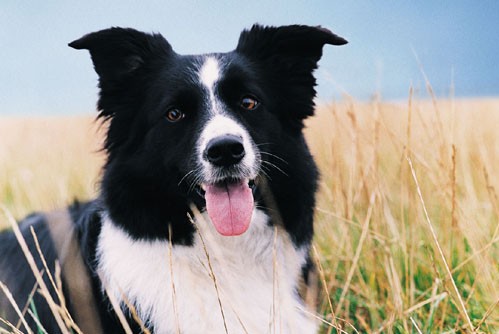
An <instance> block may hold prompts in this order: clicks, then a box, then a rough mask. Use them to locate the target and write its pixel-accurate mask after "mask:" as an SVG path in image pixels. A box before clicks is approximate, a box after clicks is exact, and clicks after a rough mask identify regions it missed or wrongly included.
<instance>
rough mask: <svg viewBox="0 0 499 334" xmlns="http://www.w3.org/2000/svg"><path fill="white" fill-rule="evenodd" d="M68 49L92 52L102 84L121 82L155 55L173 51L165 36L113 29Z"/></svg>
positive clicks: (86, 37)
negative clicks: (105, 82) (104, 82)
mask: <svg viewBox="0 0 499 334" xmlns="http://www.w3.org/2000/svg"><path fill="white" fill-rule="evenodd" d="M69 46H70V47H72V48H75V49H78V50H80V49H87V50H89V51H90V55H91V56H92V61H93V63H94V67H95V71H96V72H97V74H98V75H99V77H100V79H101V84H102V81H107V80H112V81H114V80H118V79H121V78H123V77H124V76H126V75H128V74H131V73H133V72H134V71H135V70H137V69H138V68H140V67H141V66H142V65H143V64H145V63H146V62H147V61H148V60H149V59H150V57H151V56H152V55H156V56H158V55H167V54H169V53H171V52H173V51H172V48H171V46H170V44H168V42H167V41H166V40H165V39H164V38H163V36H161V35H158V34H146V33H143V32H140V31H137V30H134V29H130V28H110V29H105V30H100V31H97V32H93V33H90V34H88V35H85V36H83V37H82V38H80V39H77V40H76V41H73V42H71V43H69Z"/></svg>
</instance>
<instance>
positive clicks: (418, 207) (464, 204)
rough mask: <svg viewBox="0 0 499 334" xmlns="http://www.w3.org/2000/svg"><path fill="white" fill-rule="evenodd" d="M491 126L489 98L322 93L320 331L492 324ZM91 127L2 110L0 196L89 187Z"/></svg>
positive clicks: (316, 147)
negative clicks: (368, 98) (332, 96)
mask: <svg viewBox="0 0 499 334" xmlns="http://www.w3.org/2000/svg"><path fill="white" fill-rule="evenodd" d="M498 126H499V99H488V100H486V99H481V100H462V101H461V100H436V101H412V100H411V99H409V101H405V102H401V103H383V102H371V103H360V102H356V101H348V100H346V101H343V102H341V103H332V104H330V105H321V106H319V107H318V110H317V116H316V117H314V118H313V119H311V120H310V121H309V122H308V128H307V131H306V134H307V138H308V141H309V143H310V146H311V149H312V151H313V153H314V155H315V157H316V160H317V162H318V163H319V165H320V169H321V171H322V178H321V184H320V194H319V197H318V202H317V210H316V238H315V246H316V247H315V250H316V254H317V260H318V262H319V263H320V267H321V279H322V282H323V290H322V291H323V293H322V303H321V305H320V312H321V315H322V317H323V319H324V326H323V331H322V333H337V332H338V333H339V332H342V333H345V332H346V333H357V332H359V333H371V332H372V333H460V332H486V333H497V332H499V305H498V302H499V173H498V172H497V170H498V169H497V168H498V166H499V133H498ZM101 130H102V129H101ZM99 133H102V131H100V132H99V127H98V126H97V125H96V124H94V123H93V122H92V119H90V118H88V117H64V118H63V117H59V118H29V119H28V118H0V134H1V137H0V138H1V139H0V203H2V204H3V205H5V206H6V207H7V209H8V210H9V211H10V212H11V213H12V214H13V215H14V216H15V217H17V218H20V217H22V216H24V215H25V214H27V213H29V212H31V211H33V210H46V209H52V208H55V207H61V206H64V205H65V204H67V203H69V202H71V201H72V200H73V199H74V198H80V199H85V198H91V197H93V196H95V194H96V191H97V188H98V182H99V168H100V165H101V164H102V161H103V156H102V153H100V152H98V150H99V148H100V142H101V139H102V136H101V135H99ZM5 226H7V221H6V219H4V218H3V217H2V216H0V228H1V227H5ZM0 256H1V254H0Z"/></svg>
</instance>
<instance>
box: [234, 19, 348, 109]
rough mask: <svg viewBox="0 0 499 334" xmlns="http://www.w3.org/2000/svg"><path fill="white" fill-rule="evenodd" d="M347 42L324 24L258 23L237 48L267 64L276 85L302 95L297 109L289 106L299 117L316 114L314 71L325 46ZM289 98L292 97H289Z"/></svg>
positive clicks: (266, 67) (249, 56)
mask: <svg viewBox="0 0 499 334" xmlns="http://www.w3.org/2000/svg"><path fill="white" fill-rule="evenodd" d="M346 43H348V42H347V41H346V40H345V39H344V38H342V37H339V36H337V35H335V34H333V33H332V32H331V31H329V30H328V29H325V28H322V27H320V26H319V27H310V26H304V25H291V26H282V27H264V26H261V25H254V26H253V27H252V28H251V29H250V30H245V31H243V32H242V33H241V36H240V37H239V43H238V45H237V48H236V52H238V53H240V54H242V55H244V56H246V57H247V58H249V59H250V60H252V61H254V62H255V63H257V64H258V65H260V66H263V67H264V68H265V70H266V73H269V75H271V76H272V78H270V79H271V80H270V81H271V82H274V84H275V85H276V86H279V87H281V88H283V87H284V88H286V89H287V91H288V92H290V94H292V95H294V96H296V97H297V98H298V97H299V98H301V100H295V101H293V102H294V108H293V109H295V110H294V112H293V110H291V111H290V110H289V108H288V115H289V112H291V113H292V114H295V116H296V117H298V119H304V118H306V117H307V116H310V115H312V114H313V107H314V105H313V98H314V97H315V89H314V86H315V84H316V83H315V78H314V76H313V71H314V70H315V69H316V68H317V62H318V61H319V59H320V58H321V56H322V48H323V47H324V45H326V44H330V45H343V44H346ZM304 96H305V98H303V97H304ZM286 99H287V100H288V101H289V100H290V98H289V97H286ZM281 105H282V104H281Z"/></svg>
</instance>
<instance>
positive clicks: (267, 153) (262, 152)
mask: <svg viewBox="0 0 499 334" xmlns="http://www.w3.org/2000/svg"><path fill="white" fill-rule="evenodd" d="M260 154H266V155H270V156H271V157H274V158H276V159H278V160H281V161H282V162H284V163H285V164H286V165H288V164H289V163H288V162H287V161H286V160H284V159H283V158H281V157H280V156H278V155H275V154H273V153H270V152H265V151H260Z"/></svg>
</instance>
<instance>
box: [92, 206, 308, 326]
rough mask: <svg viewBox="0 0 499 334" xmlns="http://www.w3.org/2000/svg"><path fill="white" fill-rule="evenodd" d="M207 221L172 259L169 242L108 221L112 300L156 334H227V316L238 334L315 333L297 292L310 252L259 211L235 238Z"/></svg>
mask: <svg viewBox="0 0 499 334" xmlns="http://www.w3.org/2000/svg"><path fill="white" fill-rule="evenodd" d="M203 217H205V218H204V219H203V221H197V223H196V225H197V226H198V231H199V233H196V236H195V240H194V245H193V246H189V247H188V246H178V245H175V246H173V247H172V251H171V252H170V245H169V243H168V242H166V241H134V240H132V239H131V238H130V237H129V236H128V235H127V234H126V233H125V232H124V231H123V230H121V229H120V228H119V227H117V226H116V225H115V224H114V223H113V222H112V221H111V220H110V219H108V218H107V217H103V226H102V231H101V234H100V237H99V242H98V259H99V271H100V273H101V275H102V276H103V278H104V280H105V281H106V282H107V285H108V289H109V291H110V293H112V294H113V295H114V297H115V298H117V299H118V300H119V301H121V302H122V303H123V297H122V292H123V293H124V294H125V295H126V297H127V298H128V300H129V301H130V302H131V303H133V305H134V306H135V307H136V309H137V311H138V313H139V315H140V317H141V319H143V320H144V322H146V323H149V324H150V325H152V326H154V329H155V333H157V334H170V333H177V332H180V333H183V334H190V333H196V334H198V333H215V334H220V333H225V332H226V329H225V326H224V321H223V319H222V312H221V309H222V310H223V314H224V316H225V325H226V326H227V332H228V333H231V334H233V333H256V334H262V333H297V334H305V333H315V332H316V329H317V328H316V324H315V321H314V320H313V319H311V318H310V316H309V315H307V314H306V313H305V312H304V311H303V305H302V303H301V301H300V299H299V297H298V296H297V295H296V290H295V288H296V282H297V281H298V277H299V275H300V268H301V267H302V265H303V264H304V261H305V252H304V250H297V249H295V247H294V246H293V244H292V243H291V241H290V240H289V237H288V235H287V233H285V232H284V231H282V230H281V229H274V228H272V227H270V226H268V225H267V221H268V217H267V216H266V215H265V214H264V213H263V212H262V211H260V210H257V209H256V210H255V211H254V212H253V218H252V222H251V225H250V228H249V229H248V231H247V232H246V233H244V234H243V235H241V236H236V237H223V236H221V235H220V234H218V233H217V232H216V230H215V229H214V227H213V226H212V224H211V222H210V221H209V219H208V218H207V215H206V214H203ZM276 232H277V235H276ZM200 235H201V236H202V238H203V240H204V245H205V246H206V248H205V247H204V245H203V241H202V239H201V237H200ZM205 249H206V251H205ZM206 253H208V255H209V258H210V261H209V263H208V260H207V255H206ZM170 261H171V263H172V270H170ZM210 265H211V268H212V269H213V274H214V277H215V280H216V286H217V288H218V293H217V288H216V287H215V283H214V279H213V278H212V274H211V273H212V271H211V269H210ZM172 273H173V275H172ZM172 276H173V279H172ZM218 298H220V303H221V307H220V305H219V299H218Z"/></svg>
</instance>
